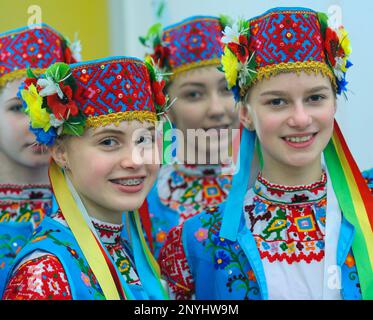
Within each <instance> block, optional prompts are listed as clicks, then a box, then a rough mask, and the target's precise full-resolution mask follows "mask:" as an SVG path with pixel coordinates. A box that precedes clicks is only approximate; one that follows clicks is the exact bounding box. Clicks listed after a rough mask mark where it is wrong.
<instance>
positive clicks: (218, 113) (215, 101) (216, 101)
mask: <svg viewBox="0 0 373 320" xmlns="http://www.w3.org/2000/svg"><path fill="white" fill-rule="evenodd" d="M225 113H226V109H225V105H224V99H222V97H221V96H219V95H218V94H217V93H213V94H211V97H210V101H209V107H208V111H207V116H208V117H209V118H210V119H211V120H214V121H222V120H223V118H224V116H225Z"/></svg>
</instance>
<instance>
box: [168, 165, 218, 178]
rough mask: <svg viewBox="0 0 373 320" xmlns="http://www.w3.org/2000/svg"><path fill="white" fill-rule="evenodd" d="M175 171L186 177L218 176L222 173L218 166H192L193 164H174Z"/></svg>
mask: <svg viewBox="0 0 373 320" xmlns="http://www.w3.org/2000/svg"><path fill="white" fill-rule="evenodd" d="M174 168H175V170H176V171H178V172H179V173H181V174H182V175H186V176H194V177H202V176H218V175H220V174H221V173H222V167H221V166H220V165H207V164H206V165H193V164H175V165H174Z"/></svg>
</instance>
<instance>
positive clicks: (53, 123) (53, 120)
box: [49, 113, 65, 128]
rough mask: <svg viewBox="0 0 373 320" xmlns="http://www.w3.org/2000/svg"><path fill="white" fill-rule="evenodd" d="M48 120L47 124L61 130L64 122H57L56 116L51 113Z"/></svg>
mask: <svg viewBox="0 0 373 320" xmlns="http://www.w3.org/2000/svg"><path fill="white" fill-rule="evenodd" d="M49 118H50V121H49V123H50V124H51V126H52V127H54V128H60V127H61V128H62V125H63V123H64V122H65V120H59V119H57V118H56V116H55V115H54V114H53V113H51V114H50V115H49Z"/></svg>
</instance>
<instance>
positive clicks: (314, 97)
mask: <svg viewBox="0 0 373 320" xmlns="http://www.w3.org/2000/svg"><path fill="white" fill-rule="evenodd" d="M325 98H326V97H325V96H323V95H321V94H313V95H312V96H310V97H308V100H309V101H310V102H320V101H322V100H324V99H325Z"/></svg>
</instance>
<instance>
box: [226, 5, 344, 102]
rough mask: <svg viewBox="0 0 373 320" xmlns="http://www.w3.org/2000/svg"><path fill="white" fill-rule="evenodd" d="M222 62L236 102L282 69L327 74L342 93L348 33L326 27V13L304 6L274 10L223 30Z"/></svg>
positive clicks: (338, 91)
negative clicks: (263, 80) (255, 84)
mask: <svg viewBox="0 0 373 320" xmlns="http://www.w3.org/2000/svg"><path fill="white" fill-rule="evenodd" d="M223 33H224V36H223V39H222V41H223V42H224V44H225V47H224V54H223V57H222V66H223V70H224V72H225V75H226V79H227V82H228V87H229V88H232V90H233V92H234V93H235V98H236V100H241V99H242V98H243V97H244V95H245V93H246V92H247V90H248V88H250V86H251V85H252V84H253V83H255V82H257V81H260V80H261V79H263V78H268V77H270V76H274V75H276V74H279V73H281V72H301V71H304V72H307V73H310V72H314V73H322V74H323V75H325V76H328V77H329V78H330V80H331V82H332V84H333V86H334V88H335V89H336V92H337V93H338V94H341V93H342V92H344V91H346V84H347V82H346V79H345V76H346V71H347V69H348V68H349V67H350V66H351V63H350V62H349V61H348V60H347V59H348V56H349V55H350V53H351V48H350V41H349V39H348V37H347V32H346V31H345V29H344V28H343V27H342V26H340V27H339V28H337V29H333V28H331V27H330V26H329V25H328V17H327V15H326V14H324V13H320V12H315V11H313V10H310V9H306V8H275V9H272V10H269V11H267V12H266V13H264V14H262V15H260V16H258V17H255V18H253V19H250V20H248V21H245V20H238V21H236V22H235V23H234V24H233V25H232V26H228V27H226V28H225V30H224V32H223Z"/></svg>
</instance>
